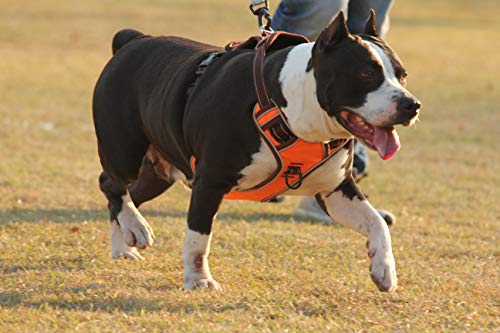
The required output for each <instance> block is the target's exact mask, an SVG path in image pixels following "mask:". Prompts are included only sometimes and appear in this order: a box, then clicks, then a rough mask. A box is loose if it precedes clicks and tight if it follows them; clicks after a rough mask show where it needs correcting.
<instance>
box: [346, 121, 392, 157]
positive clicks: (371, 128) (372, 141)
mask: <svg viewBox="0 0 500 333" xmlns="http://www.w3.org/2000/svg"><path fill="white" fill-rule="evenodd" d="M340 119H341V124H342V126H344V127H345V128H346V129H347V130H348V131H349V132H350V133H351V134H352V135H354V136H355V137H356V138H357V139H358V140H361V141H362V142H363V143H364V144H365V145H367V146H368V147H370V148H371V149H375V150H376V151H377V152H378V154H379V155H380V157H381V158H382V159H383V160H388V159H390V158H392V157H393V156H394V155H395V154H396V153H397V152H398V150H399V148H400V147H401V144H400V143H399V136H398V133H397V132H396V130H395V129H394V127H393V126H390V127H381V126H375V125H372V124H369V123H367V122H366V121H365V120H363V119H362V118H361V117H359V116H357V115H355V114H354V113H352V112H348V111H342V112H340Z"/></svg>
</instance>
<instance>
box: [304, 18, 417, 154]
mask: <svg viewBox="0 0 500 333" xmlns="http://www.w3.org/2000/svg"><path fill="white" fill-rule="evenodd" d="M311 65H312V68H313V69H314V76H315V79H316V92H317V98H318V102H319V104H320V105H321V107H322V108H323V110H325V111H326V112H327V113H328V115H329V116H330V117H334V118H335V119H336V120H337V121H338V122H339V123H340V124H341V125H342V126H343V127H344V128H345V130H347V131H348V132H349V133H351V134H352V135H353V136H355V137H356V138H358V139H359V140H360V141H361V142H363V143H364V144H365V145H367V146H368V147H370V148H372V149H376V150H377V152H378V153H379V155H380V157H382V158H383V159H389V158H391V157H392V156H394V154H395V153H396V152H397V151H398V149H399V147H400V144H399V138H398V135H397V133H396V131H395V130H394V126H395V125H399V124H401V125H403V126H408V125H411V124H413V123H414V122H415V120H416V119H417V117H418V112H419V109H420V102H419V101H418V100H417V99H416V98H415V97H414V96H413V95H412V94H411V93H410V92H409V91H408V90H406V88H405V86H406V76H407V72H406V70H405V68H404V67H403V64H402V63H401V60H400V59H399V57H398V56H397V55H396V53H395V52H394V51H393V50H392V49H391V48H390V47H389V45H387V44H386V43H385V42H384V41H383V40H382V39H380V37H379V36H378V33H377V30H376V25H375V12H374V11H373V10H372V11H371V12H370V17H369V19H368V21H367V22H366V25H365V29H364V32H363V34H360V35H351V34H350V33H349V30H348V28H347V25H346V22H345V18H344V15H343V13H342V12H340V14H339V15H337V17H336V18H335V19H334V20H333V22H332V23H331V24H330V25H329V26H328V27H327V28H325V29H324V30H323V32H322V33H321V34H320V36H319V38H318V40H317V41H316V43H315V45H314V48H313V54H312V60H311Z"/></svg>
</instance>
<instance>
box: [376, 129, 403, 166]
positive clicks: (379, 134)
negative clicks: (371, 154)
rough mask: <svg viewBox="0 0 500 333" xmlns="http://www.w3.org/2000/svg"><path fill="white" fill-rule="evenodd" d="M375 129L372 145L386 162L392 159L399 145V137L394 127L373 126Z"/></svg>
mask: <svg viewBox="0 0 500 333" xmlns="http://www.w3.org/2000/svg"><path fill="white" fill-rule="evenodd" d="M373 128H374V129H375V137H374V140H373V143H374V145H375V148H377V152H378V154H379V155H380V157H382V159H383V160H388V159H390V158H391V157H393V156H394V155H395V154H396V153H397V151H398V150H399V148H400V147H401V144H400V143H399V136H398V133H397V132H396V130H395V129H394V127H378V126H373Z"/></svg>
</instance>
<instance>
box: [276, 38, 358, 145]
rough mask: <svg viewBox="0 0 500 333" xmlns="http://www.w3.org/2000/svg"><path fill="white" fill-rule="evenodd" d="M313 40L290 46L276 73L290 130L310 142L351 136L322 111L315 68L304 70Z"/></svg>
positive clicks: (309, 57)
mask: <svg viewBox="0 0 500 333" xmlns="http://www.w3.org/2000/svg"><path fill="white" fill-rule="evenodd" d="M313 46H314V43H305V44H300V45H298V46H295V47H293V48H292V49H291V50H290V51H289V52H288V54H287V55H286V59H285V61H284V63H283V66H282V68H281V70H280V73H279V84H280V86H281V92H282V93H283V97H284V98H285V100H286V106H282V108H281V110H282V111H283V113H285V115H286V117H287V119H288V122H289V124H290V127H291V129H292V131H293V132H294V133H295V135H297V136H298V137H299V138H301V139H304V140H306V141H312V142H326V141H329V140H331V139H340V138H351V137H352V136H351V135H350V134H349V133H348V132H347V131H346V130H345V129H344V128H343V127H342V126H341V125H340V124H339V123H338V122H337V121H336V120H335V119H334V118H332V117H330V116H329V115H328V114H327V113H326V111H325V110H323V109H322V108H321V106H320V105H319V103H318V98H317V97H316V80H315V78H314V70H313V69H310V70H309V71H307V66H308V63H309V61H310V59H311V56H312V48H313Z"/></svg>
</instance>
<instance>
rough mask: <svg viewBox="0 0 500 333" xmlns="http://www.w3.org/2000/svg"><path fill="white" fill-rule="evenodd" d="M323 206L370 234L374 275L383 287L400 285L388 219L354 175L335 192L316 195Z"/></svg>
mask: <svg viewBox="0 0 500 333" xmlns="http://www.w3.org/2000/svg"><path fill="white" fill-rule="evenodd" d="M316 199H317V200H318V203H319V204H320V206H321V207H322V208H323V209H324V210H325V211H326V212H327V213H328V214H329V215H330V216H331V217H332V218H333V219H335V221H338V222H340V223H342V224H344V225H346V226H348V227H350V228H352V229H354V230H356V231H358V232H359V233H361V234H363V235H365V236H366V237H367V238H368V242H367V245H366V247H367V249H368V256H369V257H370V260H371V264H370V275H371V278H372V280H373V282H375V284H376V285H377V287H378V288H379V289H380V290H381V291H388V292H392V291H394V290H395V289H396V286H397V278H396V265H395V262H394V256H393V254H392V247H391V235H390V233H389V228H388V227H387V224H386V223H385V221H384V219H383V218H382V217H381V216H380V215H379V214H378V213H377V211H376V210H375V209H374V208H373V207H372V206H371V205H370V203H369V202H368V200H366V198H365V197H364V196H363V194H362V193H361V192H360V190H359V189H358V187H357V185H356V183H355V182H354V179H353V178H352V177H349V178H347V179H345V180H344V181H343V182H342V183H341V184H340V185H339V186H338V187H337V188H336V189H335V190H334V191H333V192H330V193H320V194H318V195H316Z"/></svg>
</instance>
